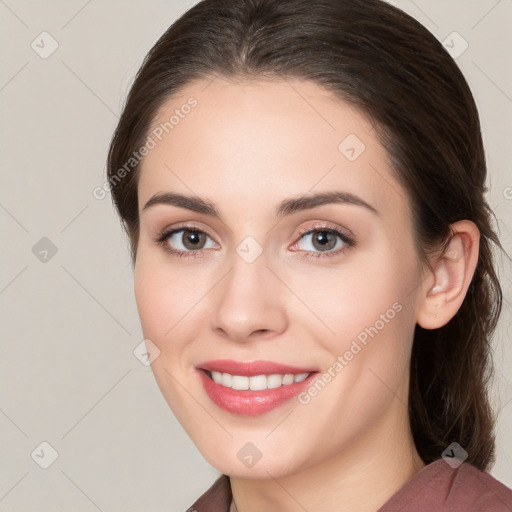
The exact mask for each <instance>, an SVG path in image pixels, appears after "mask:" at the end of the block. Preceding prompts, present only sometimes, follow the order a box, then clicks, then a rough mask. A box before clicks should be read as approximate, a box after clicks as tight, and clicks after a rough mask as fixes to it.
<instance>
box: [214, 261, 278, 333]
mask: <svg viewBox="0 0 512 512" xmlns="http://www.w3.org/2000/svg"><path fill="white" fill-rule="evenodd" d="M212 292H213V293H212V299H213V301H214V303H213V304H212V311H213V314H212V318H211V322H212V324H211V326H212V329H213V331H214V332H215V333H216V334H218V335H221V336H223V337H225V338H229V339H231V340H233V341H237V342H248V341H252V340H256V339H262V338H272V337H274V336H276V335H278V334H280V333H282V332H283V331H285V330H286V328H287V325H288V316H287V312H286V304H285V301H286V295H285V287H284V285H283V284H282V282H281V281H280V280H279V279H277V278H276V276H275V275H274V273H273V272H272V271H271V270H270V269H269V268H268V267H267V262H266V259H265V258H264V255H263V254H262V255H261V256H260V257H259V258H258V259H257V260H256V261H254V262H252V263H247V262H246V261H244V260H243V259H242V258H240V257H238V255H235V257H234V258H233V266H232V267H231V270H230V271H229V272H228V274H227V275H226V276H225V278H224V279H223V280H222V282H221V283H219V285H218V286H216V287H215V289H214V290H213V291H212Z"/></svg>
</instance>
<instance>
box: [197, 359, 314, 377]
mask: <svg viewBox="0 0 512 512" xmlns="http://www.w3.org/2000/svg"><path fill="white" fill-rule="evenodd" d="M197 368H199V369H202V370H208V371H212V372H220V373H229V374H231V375H244V376H247V377H253V376H255V375H272V374H276V373H280V374H286V373H294V374H301V373H311V372H316V371H317V370H316V369H314V368H299V367H297V366H290V365H287V364H280V363H274V362H273V361H251V362H242V361H232V360H228V359H216V360H215V361H205V362H204V363H201V364H199V365H197Z"/></svg>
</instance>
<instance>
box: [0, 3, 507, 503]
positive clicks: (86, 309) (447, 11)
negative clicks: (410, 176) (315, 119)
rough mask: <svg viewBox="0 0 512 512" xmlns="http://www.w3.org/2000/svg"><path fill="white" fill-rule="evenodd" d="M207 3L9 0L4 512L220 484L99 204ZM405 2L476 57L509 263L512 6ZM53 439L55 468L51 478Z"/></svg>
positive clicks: (471, 70)
mask: <svg viewBox="0 0 512 512" xmlns="http://www.w3.org/2000/svg"><path fill="white" fill-rule="evenodd" d="M193 3H195V2H185V1H183V2H182V1H179V0H173V1H170V0H167V1H163V0H151V1H145V2H140V1H138V2H127V1H123V2H122V1H120V0H111V1H100V0H92V1H91V0H90V1H88V2H86V1H83V0H73V1H68V2H63V1H62V2H58V1H56V0H52V1H46V2H35V1H32V2H29V1H23V0H5V1H4V0H0V17H1V18H0V19H1V26H0V44H1V48H2V56H1V58H2V64H1V68H0V109H1V110H0V119H1V127H0V129H1V140H2V148H1V150H2V160H1V162H2V173H1V186H0V224H1V229H2V266H1V270H0V315H1V321H2V345H1V348H2V351H1V354H2V357H1V358H0V432H1V434H0V435H1V442H0V511H4V512H7V511H66V510H73V511H75V512H80V511H84V512H89V511H95V510H100V511H104V512H106V511H116V510H117V511H119V510H123V511H126V512H128V511H142V510H144V511H178V510H185V509H186V508H187V507H188V506H190V505H191V504H192V502H193V501H194V500H195V499H196V498H197V497H198V496H199V495H200V494H201V493H202V492H203V491H204V490H205V489H206V488H207V487H208V486H209V485H210V484H211V482H213V480H214V479H215V478H216V477H217V475H218V472H217V471H216V470H215V469H214V468H212V467H211V466H209V465H208V464H207V463H206V462H205V461H204V460H203V459H202V457H201V455H200V454H199V453H198V451H197V450H196V448H195V447H194V445H193V444H192V442H191V441H190V440H189V439H188V438H187V436H186V434H185V433H184V431H183V430H182V428H181V426H180V425H179V424H178V422H177V421H176V420H175V418H174V417H173V415H172V413H171V412H170V411H169V409H168V407H167V404H166V403H165V401H164V399H163V398H162V396H161V394H160V391H159V389H158V387H157V385H156V383H155V381H154V378H153V374H152V372H151V369H150V367H146V366H144V364H142V363H141V362H140V361H139V360H138V359H137V358H136V357H135V356H134V354H133V350H134V349H135V347H137V345H139V343H140V342H141V341H142V339H143V336H142V331H141V328H140V325H139V319H138V315H137V310H136V306H135V300H134V296H133V279H132V270H131V266H130V260H129V256H128V251H127V243H126V241H125V239H124V237H123V235H122V232H121V229H120V225H119V222H118V219H117V217H116V215H115V213H114V211H113V208H112V206H111V202H110V198H109V196H107V197H106V198H105V199H103V200H98V199H96V198H95V197H94V196H93V190H94V188H95V187H98V186H101V185H103V183H104V180H105V157H106V152H107V148H108V144H109V141H110V137H111V134H112V132H113V130H114V127H115V125H116V122H117V119H118V115H119V112H120V109H121V105H122V102H123V101H124V98H125V95H126V93H127V90H128V87H129V85H130V83H131V81H132V79H133V76H134V73H135V72H136V70H137V69H138V67H139V65H140V64H141V62H142V59H143V57H144V55H145V54H146V52H147V51H148V50H149V49H150V47H151V46H152V45H153V44H154V43H155V42H156V40H157V38H158V37H159V36H160V35H161V34H162V32H163V31H164V30H165V29H166V28H167V27H168V26H169V25H170V24H171V23H172V21H173V20H174V19H176V18H177V17H178V16H179V15H180V14H182V13H183V12H184V11H185V10H186V9H187V8H188V7H190V5H192V4H193ZM392 3H395V4H396V5H398V6H399V7H401V8H403V9H404V10H405V11H406V12H408V13H410V14H411V15H413V16H414V17H415V18H417V19H418V20H419V21H420V22H421V23H423V24H424V25H425V26H426V27H427V28H428V29H429V30H431V31H432V32H433V33H434V34H435V35H436V37H438V39H440V40H441V41H444V40H447V41H448V43H447V44H448V45H450V46H453V48H452V51H459V52H460V51H461V50H462V49H463V48H464V43H463V41H462V40H461V39H460V38H458V36H453V35H451V34H452V32H454V31H456V32H458V33H459V34H460V35H461V36H462V38H463V39H464V40H465V41H467V42H468V44H469V47H468V48H467V49H466V51H464V52H463V53H462V54H461V55H460V56H458V57H457V62H458V64H459V66H460V67H461V68H462V70H463V72H464V74H465V76H466V77H467V79H468V81H469V83H470V86H471V87H472V90H473V92H474V95H475V98H476V101H477V103H478V106H479V110H480V114H481V120H482V125H483V133H484V139H485V144H486V149H487V158H488V164H489V169H490V179H489V186H490V192H489V202H490V204H491V206H492V208H493V209H494V211H495V213H496V216H497V217H498V220H499V227H500V232H501V236H502V241H503V244H504V246H505V248H506V250H507V251H508V253H509V254H510V253H511V246H512V236H511V226H512V173H511V172H510V171H511V169H510V145H511V144H510V143H511V140H512V139H511V135H512V129H511V126H512V122H511V121H512V59H511V50H510V49H511V48H512V37H511V33H510V26H512V1H511V0H499V1H496V0H485V1H484V0H478V1H476V0H474V1H468V0H457V1H455V0H451V1H426V0H415V1H412V0H397V1H395V2H392ZM45 31H46V32H48V33H49V34H50V36H47V35H43V36H40V34H41V33H42V32H45ZM447 38H448V39H447ZM53 41H56V43H57V44H58V48H57V49H56V51H55V52H54V53H52V54H51V55H49V56H48V55H45V52H46V53H48V52H49V51H50V50H51V49H52V44H53V45H55V44H56V43H54V42H53ZM31 45H33V46H34V48H33V47H32V46H31ZM43 56H45V57H46V58H43ZM45 237H46V238H45ZM41 239H43V240H41ZM45 251H46V252H45ZM55 251H56V252H55ZM54 252H55V254H54ZM501 273H502V282H503V286H504V289H505V298H506V301H505V311H504V314H503V317H502V319H501V323H500V326H499V330H498V335H497V337H496V340H495V359H496V362H497V374H496V380H495V383H494V387H493V397H494V403H495V407H496V410H500V414H499V420H498V431H497V462H496V465H495V466H494V468H493V469H492V471H491V473H492V474H493V475H494V476H495V477H497V478H498V479H500V480H501V481H503V482H504V483H505V484H507V485H508V486H512V435H511V433H512V383H511V382H512V378H511V375H512V372H511V366H512V349H511V347H510V334H511V331H512V329H511V321H510V320H511V314H510V299H511V288H512V286H511V276H512V269H511V264H510V263H509V262H507V261H504V262H503V263H502V270H501ZM42 442H47V443H49V444H50V445H51V447H53V450H55V452H56V455H58V456H57V459H56V460H55V461H54V462H53V463H52V464H51V465H50V466H49V467H48V468H47V469H43V468H42V467H41V465H45V464H49V463H50V462H52V453H53V452H52V448H50V447H48V446H47V445H42V446H41V443H42ZM54 455H55V454H54Z"/></svg>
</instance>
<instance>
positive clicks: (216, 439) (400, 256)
mask: <svg viewBox="0 0 512 512" xmlns="http://www.w3.org/2000/svg"><path fill="white" fill-rule="evenodd" d="M191 96H193V97H194V98H196V99H197V101H198V105H197V107H196V108H194V109H193V110H192V111H191V113H190V114H188V115H187V116H185V117H184V118H183V119H182V120H180V123H179V124H178V125H177V126H175V127H174V129H173V130H172V132H170V133H169V135H168V136H166V137H164V138H163V139H162V141H161V142H159V143H158V144H157V146H156V147H155V148H154V149H152V150H151V151H150V153H149V154H148V155H147V156H146V157H145V159H144V161H143V164H142V168H141V174H140V178H139V185H138V197H139V209H140V235H139V242H138V249H137V259H136V264H135V296H136V300H137V306H138V310H139V315H140V319H141V324H142V329H143V333H144V336H145V338H147V339H149V340H151V343H153V344H154V345H155V346H156V347H158V350H159V356H158V357H157V358H156V359H155V361H154V362H153V363H152V368H153V371H154V374H155V377H156V380H157V382H158V385H159V387H160V389H161V391H162V393H163V395H164V397H165V399H166V401H167V403H168V404H169V406H170V407H171V409H172V411H173V412H174V414H175V415H176V417H177V418H178V420H179V421H180V423H181V424H182V425H183V427H184V429H185V430H186V431H187V433H188V435H189V436H190V437H191V439H192V440H193V442H194V443H195V444H196V446H197V447H198V449H199V450H200V451H201V453H202V454H203V456H204V457H205V458H206V460H207V461H208V462H209V463H211V464H212V465H213V466H214V467H215V468H217V469H218V470H219V471H221V472H222V473H225V474H229V475H230V477H231V485H232V491H233V496H234V500H235V503H236V506H237V508H238V511H239V512H255V511H261V510H272V511H281V512H292V511H293V512H295V511H302V510H304V509H306V510H308V511H309V512H315V511H317V512H320V511H322V512H329V511H335V510H336V511H337V512H343V511H349V510H359V511H368V512H369V511H376V510H377V509H378V508H379V507H380V506H381V505H382V504H384V502H385V501H386V500H387V499H388V498H389V497H390V496H392V495H393V494H394V493H395V492H397V491H398V490H399V489H400V488H401V487H402V486H403V485H404V484H405V483H406V482H407V481H408V480H409V479H410V478H412V477H413V476H414V475H415V474H416V473H417V472H418V471H419V470H421V469H422V468H423V467H424V463H423V461H422V460H421V459H420V457H419V455H418V453H417V451H416V449H415V446H414V442H413V439H412V435H411V432H410V427H409V418H408V412H407V407H406V404H407V397H408V384H409V362H410V353H411V346H412V341H413V333H414V328H415V325H416V323H419V324H420V325H422V326H423V327H425V328H436V327H440V326H442V325H444V324H445V323H446V322H447V321H448V320H449V319H450V318H451V317H452V316H453V315H454V314H455V313H456V311H457V310H458V308H459V307H460V304H461V303H462V300H463V298H464V296H465V294H466V291H467V287H468V286H469V282H470V280H471V277H472V274H473V270H474V267H475V264H476V258H477V256H478V230H477V229H476V226H474V224H473V223H471V222H469V221H461V222H459V223H457V224H456V225H453V226H452V228H453V231H454V236H453V238H452V241H451V243H450V245H449V246H448V252H447V254H444V255H443V254H440V253H439V254H435V255H433V256H432V260H431V263H432V264H433V266H434V271H433V272H432V271H430V270H429V269H428V268H426V267H425V265H423V264H422V263H421V262H420V259H419V256H418V254H417V253H416V251H415V248H414V244H413V235H412V224H411V222H412V221H411V218H412V217H411V209H410V205H409V202H408V197H407V193H406V191H405V190H404V189H403V188H402V187H401V186H400V185H399V183H398V182H397V181H396V180H395V178H394V177H393V175H392V172H391V167H390V164H389V161H388V158H387V154H386V151H385V149H384V148H383V147H382V145H381V144H380V143H379V141H378V139H377V136H376V133H375V131H374V129H373V127H372V123H371V122H370V121H369V120H368V119H366V118H365V117H364V116H363V115H362V114H361V113H360V112H359V111H357V110H356V109H354V108H353V107H351V106H350V105H348V104H347V103H345V102H342V101H340V100H337V99H335V98H334V97H333V96H332V95H331V94H329V93H328V92H327V91H325V90H324V89H322V88H321V87H320V86H318V85H316V84H314V83H311V82H307V81H297V80H293V81H292V80H289V81H281V80H275V81H253V82H248V81H234V80H227V79H223V78H220V77H218V78H216V79H215V80H214V81H213V82H212V81H211V80H203V81H197V82H195V83H193V84H190V85H188V86H187V87H186V88H185V89H183V90H182V91H180V94H179V95H176V96H175V97H173V98H172V99H170V100H168V101H167V102H166V103H165V104H163V105H162V108H161V109H160V111H159V113H158V116H157V118H156V119H155V125H157V124H158V123H159V122H165V121H166V120H168V119H169V116H170V115H172V113H173V112H174V111H175V109H176V108H180V106H181V105H183V104H184V103H185V102H186V101H187V99H188V98H189V97H191ZM349 134H355V135H356V136H357V137H358V138H359V139H360V140H361V141H363V143H364V145H365V150H364V151H363V152H362V153H361V154H360V156H359V157H358V158H356V159H355V160H354V161H349V160H348V159H347V158H346V156H345V155H344V154H343V153H342V152H340V150H339V149H338V146H339V144H340V142H342V141H343V140H344V139H345V138H346V137H347V136H348V135H349ZM333 190H340V191H344V192H348V193H351V194H354V195H357V196H358V197H360V198H362V199H363V200H364V201H366V202H367V203H369V204H370V205H371V206H372V207H373V208H375V209H376V210H377V211H378V214H375V213H374V212H372V211H370V210H368V209H366V208H364V207H361V206H357V205H353V204H326V205H322V206H319V207H316V208H313V209H309V210H305V211H300V212H296V213H293V214H291V215H288V216H285V217H283V218H282V219H280V220H278V219H276V218H275V217H274V209H275V208H276V206H277V205H278V204H279V203H280V201H282V200H284V199H287V198H290V197H302V196H304V195H306V194H308V195H309V194H312V193H315V192H321V191H333ZM171 191H172V192H179V193H183V194H188V195H192V196H199V197H201V198H204V199H206V200H208V201H210V202H211V203H212V204H214V205H215V207H216V208H217V209H218V210H219V212H220V214H221V218H218V219H217V218H213V217H210V216H208V215H206V214H203V213H197V212H194V211H191V210H189V209H186V208H181V207H178V206H174V205H163V204H158V205H154V206H152V207H150V208H147V209H145V210H143V207H144V205H145V204H146V202H147V201H148V200H149V199H150V198H151V197H152V196H153V195H155V194H157V193H163V192H171ZM191 222H193V226H194V228H195V229H199V230H200V231H203V232H205V233H206V234H207V235H208V237H209V238H208V237H207V238H206V240H207V242H206V245H205V248H204V249H202V253H201V255H200V256H199V257H196V258H194V257H178V256H175V255H170V254H168V253H167V252H166V251H165V250H164V248H163V247H162V246H161V245H158V244H157V243H156V242H155V239H156V237H157V236H158V234H159V233H160V232H161V231H163V230H164V229H165V228H173V227H181V226H182V224H183V223H186V224H190V223H191ZM325 224H327V226H329V227H334V228H338V229H339V230H341V231H342V232H344V233H347V234H349V235H350V236H353V238H354V239H355V241H356V245H355V246H353V247H350V246H346V245H344V244H343V242H342V241H341V240H339V241H338V242H337V245H336V247H335V248H334V249H330V251H331V254H332V253H333V252H335V251H336V250H337V249H338V248H339V247H342V246H344V247H345V250H344V251H343V252H339V253H338V254H336V255H334V256H326V253H325V252H322V249H320V248H318V245H317V246H316V247H315V245H314V244H313V242H312V239H311V235H309V236H308V235H306V236H302V238H300V236H301V235H299V234H298V232H299V230H300V229H301V228H318V230H319V231H322V229H321V228H322V227H324V226H325ZM181 235H182V233H179V234H178V235H175V236H174V237H173V238H172V240H170V239H168V240H167V243H168V244H169V243H170V244H171V246H172V247H174V248H175V249H177V250H182V251H186V250H187V249H186V247H185V246H183V245H182V242H183V238H182V236H181ZM247 236H251V237H253V238H254V239H255V240H256V241H257V243H258V244H259V245H260V246H261V248H262V249H263V252H262V253H261V255H260V256H259V257H258V258H257V259H256V260H255V261H254V262H252V263H247V262H246V261H245V260H244V259H243V258H241V257H240V256H239V255H238V254H237V252H236V249H237V247H238V246H239V244H240V243H241V242H242V241H243V240H244V239H245V238H246V237H247ZM337 240H338V239H337ZM296 244H299V245H298V246H297V245H296ZM292 247H295V250H292V249H291V248H292ZM189 250H190V249H189ZM308 252H309V253H315V254H319V255H320V257H318V258H311V259H308V258H307V257H305V255H306V254H307V253H308ZM396 303H399V304H400V305H401V310H400V312H398V313H396V315H395V316H394V318H393V319H391V320H389V321H388V322H387V323H385V326H384V328H383V329H381V330H380V331H379V332H378V335H376V336H375V337H374V338H373V339H370V340H369V341H368V344H367V345H366V346H365V347H364V348H363V349H362V350H361V351H360V352H359V353H358V354H357V357H354V358H353V359H352V360H351V361H350V362H348V364H347V365H346V366H345V367H344V368H343V370H342V371H341V372H340V373H339V374H337V375H336V377H335V378H333V379H332V380H331V382H330V383H328V385H326V386H325V387H324V389H323V390H322V391H321V392H320V393H318V394H317V396H315V397H314V398H312V399H311V401H310V402H309V403H308V404H307V405H303V404H301V403H299V402H298V401H297V400H296V399H292V400H290V401H288V402H286V403H285V404H284V405H282V406H280V407H278V408H277V409H274V410H272V411H270V412H267V413H265V414H263V415H261V416H258V417H245V416H240V415H235V414H231V413H229V412H226V411H224V410H222V409H220V408H219V407H218V406H217V405H216V404H214V403H213V402H212V401H211V400H210V399H209V397H208V396H207V395H206V393H205V391H204V390H203V387H202V384H201V381H200V380H199V377H198V374H197V371H196V365H198V364H200V363H201V362H204V361H206V360H211V359H233V360H236V361H255V360H271V361H275V362H278V363H285V364H291V365H295V366H298V367H314V368H318V369H319V370H321V371H325V370H326V369H328V368H329V367H331V366H332V365H333V363H334V362H335V361H336V359H337V357H338V355H340V354H344V353H345V351H346V350H348V349H349V347H350V344H351V342H352V341H353V340H354V339H355V338H356V337H357V335H358V334H359V333H361V332H362V331H364V329H365V328H367V327H369V326H373V325H375V323H376V321H377V320H379V319H380V318H381V315H382V314H385V313H386V311H387V310H389V309H390V308H392V305H393V304H396ZM248 442H251V443H253V444H254V445H255V446H256V447H257V448H258V450H259V451H260V452H261V454H262V457H261V459H260V460H259V461H258V462H257V463H256V464H255V465H254V466H252V467H250V468H249V467H246V466H245V465H244V464H243V463H242V461H241V460H240V459H239V458H238V457H237V452H238V451H239V450H240V449H241V448H242V447H243V446H244V445H245V444H246V443H248Z"/></svg>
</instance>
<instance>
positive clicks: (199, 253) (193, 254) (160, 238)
mask: <svg viewBox="0 0 512 512" xmlns="http://www.w3.org/2000/svg"><path fill="white" fill-rule="evenodd" d="M181 231H192V232H197V233H202V234H204V235H206V236H208V237H210V235H208V233H206V232H205V231H203V230H201V229H198V228H196V227H195V226H192V225H185V226H179V227H177V228H174V229H171V230H167V231H165V230H164V231H162V232H161V233H159V234H158V235H157V237H156V239H155V240H154V241H155V242H156V243H157V244H158V245H159V246H160V247H162V248H163V249H164V250H165V251H166V252H167V253H168V254H171V255H172V256H177V257H179V258H202V257H203V254H204V249H196V250H191V251H181V250H177V249H172V248H171V247H170V246H169V244H168V242H167V241H168V239H169V237H170V236H172V235H174V234H175V233H179V232H181ZM316 232H327V233H332V234H334V235H336V236H337V237H339V238H340V239H341V241H342V242H343V243H344V244H345V247H343V248H341V249H338V250H336V251H325V252H322V251H318V252H313V251H303V252H304V253H305V254H304V255H303V257H305V258H314V259H316V258H323V257H332V256H337V255H339V254H341V253H343V252H345V251H346V250H347V249H349V248H351V247H354V246H355V245H356V242H355V240H354V239H353V238H351V237H349V236H348V235H346V234H345V233H343V232H341V231H339V230H338V229H336V228H333V227H330V226H326V225H320V226H314V227H308V228H304V229H302V230H300V231H299V233H298V236H299V239H298V240H297V242H295V243H294V244H293V245H296V244H297V243H298V242H299V241H300V240H301V239H302V237H304V236H305V235H309V234H311V233H316ZM210 238H211V237H210Z"/></svg>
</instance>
